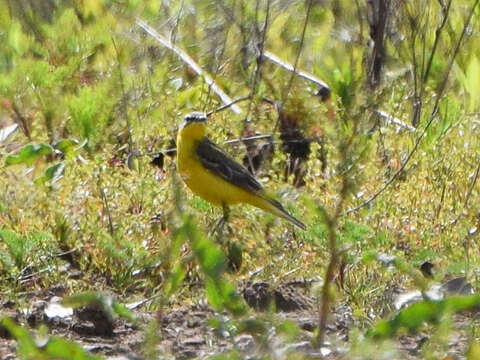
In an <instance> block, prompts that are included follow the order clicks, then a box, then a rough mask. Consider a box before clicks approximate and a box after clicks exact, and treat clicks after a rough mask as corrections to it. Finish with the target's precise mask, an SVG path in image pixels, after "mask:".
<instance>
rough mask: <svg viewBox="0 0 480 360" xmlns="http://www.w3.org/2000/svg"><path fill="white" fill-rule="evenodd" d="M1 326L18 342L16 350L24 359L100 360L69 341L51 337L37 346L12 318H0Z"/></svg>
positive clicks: (28, 333) (30, 336)
mask: <svg viewBox="0 0 480 360" xmlns="http://www.w3.org/2000/svg"><path fill="white" fill-rule="evenodd" d="M1 324H2V326H3V327H4V328H5V329H7V330H8V332H9V333H10V334H11V336H12V337H13V338H14V339H15V340H16V341H17V342H18V352H19V354H20V355H21V356H22V358H26V359H47V360H48V359H52V360H53V359H64V360H101V358H99V357H97V356H92V355H90V354H89V353H88V352H86V351H85V350H83V348H82V347H81V346H79V345H77V344H75V343H73V342H71V341H68V340H65V339H62V338H58V337H55V336H54V337H51V338H49V339H48V341H47V343H46V344H45V345H43V346H37V344H36V342H35V340H34V338H33V336H32V335H31V334H30V332H28V330H26V329H25V328H23V327H22V326H19V325H17V324H16V323H15V322H14V321H13V320H12V319H10V318H8V317H4V318H3V319H2V320H1Z"/></svg>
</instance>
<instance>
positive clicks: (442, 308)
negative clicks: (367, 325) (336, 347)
mask: <svg viewBox="0 0 480 360" xmlns="http://www.w3.org/2000/svg"><path fill="white" fill-rule="evenodd" d="M479 304H480V295H470V296H452V297H449V298H446V299H444V300H440V301H432V300H423V301H420V302H417V303H415V304H412V305H410V306H409V307H407V308H406V309H404V310H401V311H400V312H399V313H398V314H397V315H395V317H394V318H393V319H392V320H388V321H380V322H379V323H378V324H377V325H376V326H375V327H374V328H373V329H370V330H369V331H368V333H367V334H368V335H369V336H371V337H374V338H377V339H383V338H391V337H393V336H395V335H396V334H397V332H398V331H399V330H400V329H407V330H408V331H409V332H415V331H417V330H418V329H419V328H420V326H422V325H423V324H424V323H436V322H438V321H439V320H440V319H441V318H442V317H443V316H445V315H447V314H450V313H455V312H458V311H462V310H466V309H471V308H474V307H476V306H478V305H479Z"/></svg>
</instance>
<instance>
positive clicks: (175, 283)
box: [164, 263, 187, 296]
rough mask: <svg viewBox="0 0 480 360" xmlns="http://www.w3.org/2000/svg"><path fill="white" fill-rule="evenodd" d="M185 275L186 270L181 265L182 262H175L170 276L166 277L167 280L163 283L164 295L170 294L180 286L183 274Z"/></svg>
mask: <svg viewBox="0 0 480 360" xmlns="http://www.w3.org/2000/svg"><path fill="white" fill-rule="evenodd" d="M186 275H187V272H186V270H185V268H184V266H183V264H181V263H179V264H177V265H176V266H175V267H174V268H173V270H172V272H171V274H170V276H169V277H168V279H167V282H166V284H165V290H164V291H165V295H166V296H170V295H172V294H173V293H174V292H175V291H177V289H178V288H179V287H180V285H181V284H182V282H183V280H184V279H185V276H186Z"/></svg>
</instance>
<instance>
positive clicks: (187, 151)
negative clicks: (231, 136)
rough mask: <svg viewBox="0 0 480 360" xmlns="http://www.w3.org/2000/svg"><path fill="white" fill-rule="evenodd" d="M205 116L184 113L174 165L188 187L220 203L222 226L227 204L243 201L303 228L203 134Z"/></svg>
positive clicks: (205, 197)
mask: <svg viewBox="0 0 480 360" xmlns="http://www.w3.org/2000/svg"><path fill="white" fill-rule="evenodd" d="M206 120H207V115H206V114H204V113H200V112H194V113H191V114H188V115H187V116H185V122H184V123H183V124H182V126H181V128H180V130H179V132H178V135H177V168H178V172H179V173H180V175H181V177H182V178H183V181H184V182H185V184H187V186H188V187H189V188H190V190H192V191H193V192H194V193H195V194H196V195H198V196H200V197H201V198H203V199H204V200H206V201H208V202H210V203H212V204H214V205H220V206H222V207H223V217H222V218H221V219H220V222H219V224H221V226H222V227H223V225H224V223H225V222H226V221H227V220H228V216H229V206H230V205H233V204H238V203H246V204H250V205H253V206H255V207H258V208H260V209H263V210H265V211H268V212H269V213H272V214H273V215H276V216H279V217H282V218H284V219H287V220H288V221H290V222H292V223H293V224H295V225H297V226H298V227H300V228H301V229H303V230H305V229H306V227H305V225H304V224H303V223H302V222H301V221H299V220H297V219H296V218H294V217H293V216H292V215H290V214H289V213H288V212H287V211H286V210H285V209H284V208H283V206H282V204H280V203H279V202H278V201H276V200H274V199H272V198H271V197H270V196H268V195H267V194H266V193H265V191H264V190H263V187H262V185H261V184H260V183H259V182H258V181H257V180H256V179H255V178H254V177H253V176H252V175H251V174H250V173H249V172H248V170H247V169H246V168H245V167H243V166H242V165H240V164H239V163H238V162H236V161H235V160H234V159H233V158H231V157H230V156H228V155H227V154H226V153H225V152H224V151H223V150H222V149H220V148H219V147H218V146H217V145H216V144H215V143H213V142H212V141H211V140H210V139H209V138H207V137H206V136H205V122H206ZM217 226H218V225H217Z"/></svg>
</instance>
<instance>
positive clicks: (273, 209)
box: [252, 196, 307, 230]
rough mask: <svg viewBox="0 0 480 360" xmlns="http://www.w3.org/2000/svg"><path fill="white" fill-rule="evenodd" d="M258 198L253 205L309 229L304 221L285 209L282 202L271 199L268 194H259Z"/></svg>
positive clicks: (303, 228)
mask: <svg viewBox="0 0 480 360" xmlns="http://www.w3.org/2000/svg"><path fill="white" fill-rule="evenodd" d="M257 199H258V201H256V203H255V204H252V205H255V206H257V207H259V208H260V209H263V210H265V211H268V212H269V213H272V214H273V215H276V216H278V217H281V218H284V219H286V220H288V221H290V222H291V223H292V224H295V225H297V226H298V227H299V228H300V229H302V230H306V229H307V227H306V226H305V224H304V223H302V222H301V221H300V220H298V219H297V218H295V217H293V216H292V215H290V214H289V213H288V212H287V210H285V208H284V207H283V206H282V204H280V203H279V202H278V201H277V200H274V199H271V198H269V197H267V196H258V197H257Z"/></svg>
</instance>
